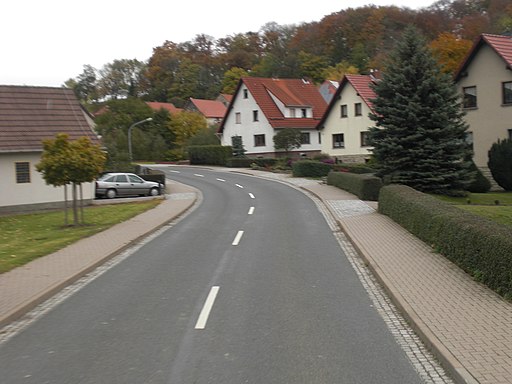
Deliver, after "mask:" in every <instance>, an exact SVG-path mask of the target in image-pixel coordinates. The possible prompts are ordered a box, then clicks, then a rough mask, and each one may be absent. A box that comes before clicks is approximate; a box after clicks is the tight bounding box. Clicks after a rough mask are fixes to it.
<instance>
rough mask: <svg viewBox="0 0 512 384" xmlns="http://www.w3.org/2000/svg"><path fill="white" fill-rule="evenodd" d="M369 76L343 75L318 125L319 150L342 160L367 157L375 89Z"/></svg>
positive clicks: (354, 160) (351, 160)
mask: <svg viewBox="0 0 512 384" xmlns="http://www.w3.org/2000/svg"><path fill="white" fill-rule="evenodd" d="M374 81H376V80H375V78H374V77H372V76H370V75H345V76H344V77H343V79H342V80H341V82H340V83H339V86H338V88H337V89H336V93H335V94H334V95H333V97H332V99H331V102H330V103H329V106H328V107H327V111H326V112H325V115H324V117H323V118H322V120H321V121H320V122H319V124H318V130H319V132H320V134H321V141H322V146H321V150H322V153H326V154H328V155H330V156H331V157H334V158H336V159H337V160H339V161H341V162H346V163H362V162H365V161H366V160H368V159H369V158H370V155H371V149H372V147H371V146H369V144H368V128H369V127H371V126H373V125H374V124H373V121H372V120H370V118H369V116H368V115H369V113H370V112H371V110H372V102H371V100H372V99H373V98H375V92H374V91H373V90H372V89H371V87H370V85H371V84H372V83H373V82H374Z"/></svg>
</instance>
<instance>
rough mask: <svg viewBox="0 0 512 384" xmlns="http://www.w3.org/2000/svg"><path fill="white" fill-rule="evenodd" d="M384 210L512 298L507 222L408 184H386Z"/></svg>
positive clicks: (382, 198) (511, 256)
mask: <svg viewBox="0 0 512 384" xmlns="http://www.w3.org/2000/svg"><path fill="white" fill-rule="evenodd" d="M379 211H380V212H381V213H383V214H385V215H388V216H389V217H390V218H392V219H393V220H394V221H396V222H397V223H398V224H400V225H401V226H403V227H404V228H406V229H407V230H409V231H410V232H411V233H413V234H414V235H415V236H417V237H418V238H420V239H421V240H423V241H424V242H425V243H427V244H430V245H432V246H433V247H434V248H435V250H436V251H438V252H439V253H441V254H443V255H444V256H445V257H447V258H448V259H450V260H451V261H453V262H454V263H455V264H457V265H458V266H460V267H461V268H462V269H463V270H465V271H466V272H467V273H469V274H470V275H471V276H473V277H474V278H475V279H476V280H478V281H480V282H482V283H483V284H485V285H487V286H488V287H489V288H491V289H493V290H494V291H496V292H497V293H498V294H500V295H502V296H504V297H505V298H507V299H512V231H510V229H509V228H507V227H506V226H504V225H500V224H498V223H496V222H494V221H491V220H488V219H486V218H484V217H480V216H477V215H474V214H472V213H470V212H467V211H464V210H462V209H459V208H457V207H454V206H452V205H450V204H448V203H445V202H443V201H440V200H438V199H436V198H435V197H432V196H430V195H427V194H424V193H421V192H418V191H416V190H414V189H412V188H410V187H406V186H402V185H389V186H386V187H383V188H382V190H381V193H380V197H379Z"/></svg>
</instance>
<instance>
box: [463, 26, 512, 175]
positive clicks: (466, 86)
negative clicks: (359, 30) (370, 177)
mask: <svg viewBox="0 0 512 384" xmlns="http://www.w3.org/2000/svg"><path fill="white" fill-rule="evenodd" d="M455 83H456V86H457V88H458V90H459V92H460V94H461V95H462V96H463V107H464V111H465V112H466V116H465V120H466V122H467V123H468V125H469V129H468V141H469V142H470V143H472V146H473V154H474V155H473V159H474V162H475V164H476V166H477V167H479V168H480V169H481V170H482V171H483V173H484V174H485V175H486V176H487V177H488V178H489V179H490V180H492V176H491V175H490V171H489V169H488V167H487V161H488V151H489V149H490V148H491V146H492V144H493V143H495V142H497V141H498V139H506V138H512V37H511V36H499V35H490V34H482V35H481V36H480V37H479V38H478V39H477V40H476V42H475V43H474V45H473V47H472V48H471V50H470V52H469V54H468V55H467V56H466V58H465V60H464V61H463V63H462V65H461V66H460V68H459V70H458V71H457V73H456V75H455Z"/></svg>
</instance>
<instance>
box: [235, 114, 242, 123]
mask: <svg viewBox="0 0 512 384" xmlns="http://www.w3.org/2000/svg"><path fill="white" fill-rule="evenodd" d="M235 124H242V114H241V113H240V112H237V113H235Z"/></svg>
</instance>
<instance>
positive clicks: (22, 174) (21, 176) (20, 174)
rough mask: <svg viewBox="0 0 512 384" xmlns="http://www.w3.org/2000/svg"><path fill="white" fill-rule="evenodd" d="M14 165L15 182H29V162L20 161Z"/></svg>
mask: <svg viewBox="0 0 512 384" xmlns="http://www.w3.org/2000/svg"><path fill="white" fill-rule="evenodd" d="M15 167H16V183H18V184H23V183H30V163H29V162H28V161H27V162H20V163H15Z"/></svg>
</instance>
